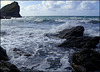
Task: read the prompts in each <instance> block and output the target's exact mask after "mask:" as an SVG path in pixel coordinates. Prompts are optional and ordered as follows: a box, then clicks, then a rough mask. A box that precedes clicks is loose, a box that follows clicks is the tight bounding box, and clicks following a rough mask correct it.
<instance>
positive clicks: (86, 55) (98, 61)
mask: <svg viewBox="0 0 100 72" xmlns="http://www.w3.org/2000/svg"><path fill="white" fill-rule="evenodd" d="M71 65H72V67H73V68H74V69H75V71H76V72H89V71H98V72H100V53H98V52H96V51H94V50H89V49H86V50H82V51H80V52H76V53H74V54H73V55H72V60H71Z"/></svg>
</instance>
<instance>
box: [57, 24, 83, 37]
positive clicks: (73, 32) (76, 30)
mask: <svg viewBox="0 0 100 72" xmlns="http://www.w3.org/2000/svg"><path fill="white" fill-rule="evenodd" d="M83 32H84V27H83V26H76V27H73V28H71V29H65V30H63V31H60V32H59V34H58V36H57V37H59V38H65V39H66V38H67V37H70V36H76V37H80V36H83Z"/></svg>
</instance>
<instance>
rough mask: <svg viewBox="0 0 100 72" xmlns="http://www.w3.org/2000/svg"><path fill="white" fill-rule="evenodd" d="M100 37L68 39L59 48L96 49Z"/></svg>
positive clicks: (73, 37)
mask: <svg viewBox="0 0 100 72" xmlns="http://www.w3.org/2000/svg"><path fill="white" fill-rule="evenodd" d="M99 40H100V37H75V36H72V37H68V38H67V40H66V41H65V42H63V43H62V44H61V45H59V47H69V48H70V47H76V48H88V49H89V48H96V47H97V46H96V45H97V44H98V43H99Z"/></svg>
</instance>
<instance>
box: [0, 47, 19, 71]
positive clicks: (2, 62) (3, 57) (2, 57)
mask: <svg viewBox="0 0 100 72" xmlns="http://www.w3.org/2000/svg"><path fill="white" fill-rule="evenodd" d="M8 60H9V59H8V56H7V54H6V50H4V49H3V48H2V47H1V46H0V72H20V70H18V68H17V67H16V66H15V65H13V64H11V63H10V62H7V61H8Z"/></svg>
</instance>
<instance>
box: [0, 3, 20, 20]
mask: <svg viewBox="0 0 100 72" xmlns="http://www.w3.org/2000/svg"><path fill="white" fill-rule="evenodd" d="M0 12H1V13H0V14H1V15H0V17H1V18H10V17H21V15H20V14H19V12H20V6H19V5H18V3H17V2H13V3H11V4H8V5H6V6H4V7H2V8H1V9H0Z"/></svg>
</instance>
